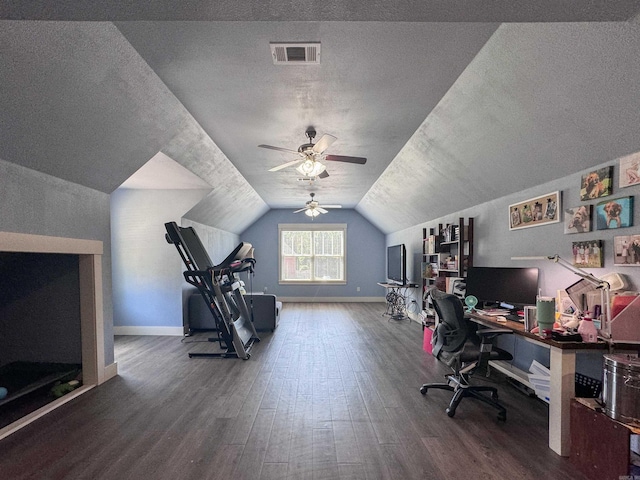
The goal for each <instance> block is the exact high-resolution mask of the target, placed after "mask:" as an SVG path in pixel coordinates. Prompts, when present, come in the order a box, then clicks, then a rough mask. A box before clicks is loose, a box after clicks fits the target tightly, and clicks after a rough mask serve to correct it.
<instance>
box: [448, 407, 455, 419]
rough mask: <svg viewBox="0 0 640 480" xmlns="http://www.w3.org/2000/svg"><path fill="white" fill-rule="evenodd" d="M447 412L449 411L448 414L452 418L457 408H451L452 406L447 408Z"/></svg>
mask: <svg viewBox="0 0 640 480" xmlns="http://www.w3.org/2000/svg"><path fill="white" fill-rule="evenodd" d="M445 412H447V415H448V416H449V417H451V418H453V416H454V415H455V414H456V411H455V410H452V409H450V408H447V409H446V410H445Z"/></svg>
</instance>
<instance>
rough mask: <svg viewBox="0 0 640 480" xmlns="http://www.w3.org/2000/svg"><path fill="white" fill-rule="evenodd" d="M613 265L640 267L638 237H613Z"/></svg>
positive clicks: (639, 243) (639, 236) (639, 240)
mask: <svg viewBox="0 0 640 480" xmlns="http://www.w3.org/2000/svg"><path fill="white" fill-rule="evenodd" d="M613 263H614V264H615V265H616V266H622V267H624V266H628V267H630V266H636V267H640V235H621V236H616V237H613Z"/></svg>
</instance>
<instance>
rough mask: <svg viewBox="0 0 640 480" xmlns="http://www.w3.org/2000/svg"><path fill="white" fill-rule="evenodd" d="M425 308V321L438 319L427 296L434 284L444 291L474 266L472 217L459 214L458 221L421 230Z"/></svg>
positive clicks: (423, 306) (423, 307)
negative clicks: (427, 291) (436, 227)
mask: <svg viewBox="0 0 640 480" xmlns="http://www.w3.org/2000/svg"><path fill="white" fill-rule="evenodd" d="M422 240H423V242H422V265H421V267H422V268H421V270H422V272H421V273H422V310H423V312H425V314H426V315H424V314H423V316H424V317H425V322H426V323H433V322H434V321H435V311H434V310H433V306H432V305H430V304H429V302H428V301H427V299H425V295H424V293H425V292H426V290H427V289H428V288H429V287H430V286H432V285H435V286H436V287H437V288H439V289H440V290H443V291H447V288H450V284H451V282H455V281H456V280H458V279H462V278H464V277H465V276H466V273H467V268H468V267H470V266H472V265H473V218H472V217H470V218H467V219H465V218H464V217H460V218H459V219H458V223H457V224H439V225H438V229H437V230H436V229H435V228H423V229H422Z"/></svg>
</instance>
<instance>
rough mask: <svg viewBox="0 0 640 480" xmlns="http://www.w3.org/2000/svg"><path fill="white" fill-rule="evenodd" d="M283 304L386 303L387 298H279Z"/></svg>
mask: <svg viewBox="0 0 640 480" xmlns="http://www.w3.org/2000/svg"><path fill="white" fill-rule="evenodd" d="M278 300H279V301H281V302H285V303H286V302H294V303H295V302H298V303H372V302H374V303H378V302H382V303H384V302H385V301H386V300H385V297H278Z"/></svg>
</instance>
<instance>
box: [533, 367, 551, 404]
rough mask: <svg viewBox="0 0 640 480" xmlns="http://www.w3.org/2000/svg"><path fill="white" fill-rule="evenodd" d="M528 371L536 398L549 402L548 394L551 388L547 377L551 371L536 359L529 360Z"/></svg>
mask: <svg viewBox="0 0 640 480" xmlns="http://www.w3.org/2000/svg"><path fill="white" fill-rule="evenodd" d="M529 372H531V373H529V382H531V384H532V385H533V388H534V390H535V391H536V395H537V396H538V398H540V399H542V400H544V401H545V402H547V403H549V394H550V390H551V387H550V381H549V379H550V377H551V372H550V371H549V369H548V368H547V367H545V366H544V365H542V364H541V363H540V362H538V361H536V360H533V361H532V362H531V366H530V367H529Z"/></svg>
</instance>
